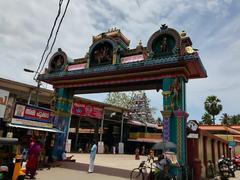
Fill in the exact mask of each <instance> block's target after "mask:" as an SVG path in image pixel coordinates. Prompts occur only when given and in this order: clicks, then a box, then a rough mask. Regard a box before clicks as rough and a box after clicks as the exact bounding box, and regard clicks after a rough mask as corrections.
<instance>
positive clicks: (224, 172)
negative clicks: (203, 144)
mask: <svg viewBox="0 0 240 180" xmlns="http://www.w3.org/2000/svg"><path fill="white" fill-rule="evenodd" d="M218 168H219V172H220V174H221V176H223V177H225V178H228V177H230V176H231V177H235V170H236V167H235V165H234V164H233V161H232V160H231V159H229V158H222V159H219V160H218Z"/></svg>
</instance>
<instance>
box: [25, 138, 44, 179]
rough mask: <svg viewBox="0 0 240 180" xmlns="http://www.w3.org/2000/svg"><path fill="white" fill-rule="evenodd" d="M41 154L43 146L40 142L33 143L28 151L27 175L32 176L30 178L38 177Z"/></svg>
mask: <svg viewBox="0 0 240 180" xmlns="http://www.w3.org/2000/svg"><path fill="white" fill-rule="evenodd" d="M40 152H41V146H40V142H39V141H36V142H35V141H34V140H33V141H32V142H31V144H30V147H29V151H28V160H27V164H26V174H27V175H28V174H29V175H30V178H31V179H33V178H34V176H35V175H36V171H37V168H38V158H39V155H40Z"/></svg>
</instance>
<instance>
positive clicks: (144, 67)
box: [38, 25, 207, 165]
mask: <svg viewBox="0 0 240 180" xmlns="http://www.w3.org/2000/svg"><path fill="white" fill-rule="evenodd" d="M129 43H130V41H129V40H128V39H127V38H126V37H125V36H124V35H123V34H122V33H121V31H120V30H119V29H112V30H110V31H108V32H105V33H101V34H99V35H97V36H93V43H92V45H91V46H90V49H89V52H88V53H87V54H86V56H85V57H83V58H77V59H74V60H72V59H71V58H69V57H68V56H67V54H66V53H65V52H63V51H62V50H61V49H59V50H58V52H56V53H55V54H54V55H53V56H52V58H51V59H50V61H49V66H48V69H46V72H45V73H44V74H40V75H39V76H38V79H39V80H40V81H44V82H46V83H49V84H52V85H53V87H54V88H55V92H56V104H55V122H54V124H55V126H57V127H58V128H60V129H62V130H63V131H64V132H65V133H63V134H59V135H58V138H57V141H56V144H55V152H56V153H58V152H61V151H62V149H63V148H64V147H65V142H66V138H67V132H68V128H69V122H70V110H71V105H72V99H73V95H74V94H86V93H100V92H117V91H126V90H127V91H130V90H150V89H156V90H157V91H158V90H159V89H162V91H163V92H162V94H163V111H162V112H161V113H162V115H163V124H164V125H163V139H164V141H172V142H174V143H176V145H177V149H176V153H177V156H178V159H179V162H180V164H182V165H185V164H186V119H187V116H188V114H187V112H186V91H185V89H186V83H187V82H188V80H189V79H194V78H205V77H207V74H206V71H205V69H204V67H203V65H202V63H201V60H200V57H199V55H198V53H197V52H195V51H194V50H193V48H192V42H191V39H190V38H189V37H188V36H186V33H185V32H182V33H178V32H177V31H176V30H175V29H172V28H168V27H167V26H166V25H162V26H161V28H160V29H159V30H158V31H156V32H155V33H153V35H152V36H151V37H150V39H149V41H148V44H147V47H144V46H143V45H142V43H141V42H140V43H139V44H138V45H137V47H136V48H134V49H130V48H129Z"/></svg>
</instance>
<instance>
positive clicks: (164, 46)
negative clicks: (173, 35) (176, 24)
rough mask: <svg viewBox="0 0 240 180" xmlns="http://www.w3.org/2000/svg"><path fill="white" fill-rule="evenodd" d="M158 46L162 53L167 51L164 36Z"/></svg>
mask: <svg viewBox="0 0 240 180" xmlns="http://www.w3.org/2000/svg"><path fill="white" fill-rule="evenodd" d="M160 48H161V52H162V53H165V52H168V44H167V38H166V37H164V38H163V40H162V45H161V46H160Z"/></svg>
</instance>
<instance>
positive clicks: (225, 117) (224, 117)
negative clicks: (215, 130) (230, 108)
mask: <svg viewBox="0 0 240 180" xmlns="http://www.w3.org/2000/svg"><path fill="white" fill-rule="evenodd" d="M230 118H231V117H230V116H229V115H228V114H227V113H223V114H222V116H221V117H220V121H221V124H224V125H228V124H229V123H230Z"/></svg>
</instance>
